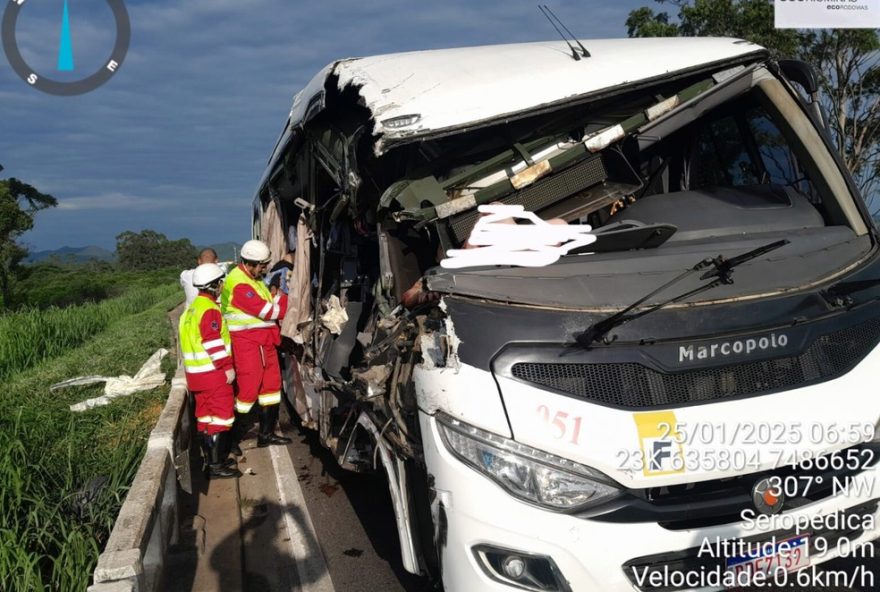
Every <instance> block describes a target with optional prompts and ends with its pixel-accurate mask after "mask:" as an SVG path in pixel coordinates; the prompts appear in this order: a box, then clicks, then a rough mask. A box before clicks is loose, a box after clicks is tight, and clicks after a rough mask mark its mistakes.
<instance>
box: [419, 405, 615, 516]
mask: <svg viewBox="0 0 880 592" xmlns="http://www.w3.org/2000/svg"><path fill="white" fill-rule="evenodd" d="M435 419H436V420H437V425H438V426H439V428H440V436H441V438H442V440H443V443H444V444H445V445H446V448H447V449H448V450H449V451H450V452H451V453H452V454H454V455H455V456H457V457H458V458H459V459H461V460H462V461H463V462H464V463H465V464H467V465H469V466H471V467H472V468H474V469H475V470H477V471H478V472H480V473H482V474H483V475H485V476H487V477H489V478H490V479H492V480H493V481H495V482H496V483H498V484H499V485H501V487H503V488H504V489H506V490H507V491H508V492H509V493H511V494H512V495H514V496H516V497H518V498H520V499H523V500H525V501H527V502H531V503H533V504H537V505H540V506H543V507H546V508H550V509H553V510H577V509H580V508H583V507H584V506H587V505H595V504H598V503H600V502H604V501H606V500H608V499H610V498H612V497H615V496H616V495H617V494H618V493H619V492H620V490H619V489H618V488H617V487H616V486H615V485H614V483H613V481H611V479H609V478H608V477H606V476H605V475H603V474H601V473H599V472H598V471H596V470H594V469H591V468H589V467H586V466H584V465H581V464H578V463H575V462H572V461H570V460H567V459H564V458H561V457H558V456H556V455H553V454H549V453H547V452H542V451H540V450H537V449H535V448H532V447H530V446H526V445H524V444H520V443H518V442H515V441H513V440H510V439H508V438H504V437H502V436H499V435H497V434H493V433H491V432H486V431H484V430H481V429H479V428H477V427H474V426H472V425H469V424H466V423H464V422H462V421H459V420H457V419H455V418H453V417H450V416H449V415H447V414H445V413H442V412H441V413H437V415H436V416H435Z"/></svg>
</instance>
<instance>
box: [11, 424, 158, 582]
mask: <svg viewBox="0 0 880 592" xmlns="http://www.w3.org/2000/svg"><path fill="white" fill-rule="evenodd" d="M73 423H74V420H73V419H72V418H70V419H69V424H70V425H67V426H64V427H62V428H61V429H59V426H57V424H54V425H53V424H51V423H41V422H33V421H28V420H27V419H24V418H23V417H22V413H19V414H18V415H17V416H16V417H15V418H14V419H13V420H12V421H11V422H9V421H4V422H2V423H0V426H2V430H0V482H2V483H3V485H2V486H0V590H16V591H21V592H29V591H40V592H42V591H44V590H47V589H49V590H59V591H76V590H85V589H86V588H87V587H88V584H89V578H90V575H91V572H92V570H93V569H94V564H95V562H96V560H97V557H98V554H99V553H100V549H101V547H102V545H103V543H104V542H105V540H106V536H107V533H108V532H109V530H110V526H111V524H112V521H113V517H114V516H115V513H116V511H117V510H118V506H119V503H120V501H119V500H120V499H121V497H122V496H123V495H124V492H125V491H126V489H127V487H128V484H129V483H131V481H132V479H133V478H134V474H135V472H136V471H137V468H138V463H139V461H140V458H141V455H142V454H143V448H144V442H143V439H142V438H134V437H133V436H132V435H131V434H128V435H126V436H124V438H123V440H122V441H121V442H120V445H119V446H116V447H115V448H113V450H112V451H111V454H110V456H111V459H112V463H111V464H109V465H108V466H107V467H103V468H106V469H109V471H110V474H109V475H107V477H108V481H106V484H105V485H104V486H103V487H102V488H101V489H100V490H99V491H98V492H97V495H96V496H95V497H94V498H93V499H88V500H84V499H83V495H82V494H81V493H78V492H77V487H82V485H81V484H82V483H83V479H84V477H83V470H82V469H83V465H82V463H81V457H82V455H81V451H80V450H79V449H78V447H75V446H68V447H66V450H65V453H64V454H62V455H57V454H52V453H51V452H50V449H48V448H46V447H45V446H43V444H45V442H47V441H48V440H51V439H52V438H53V436H57V435H58V434H59V433H70V432H72V431H74V430H75V428H76V426H74V425H73ZM92 470H94V469H92Z"/></svg>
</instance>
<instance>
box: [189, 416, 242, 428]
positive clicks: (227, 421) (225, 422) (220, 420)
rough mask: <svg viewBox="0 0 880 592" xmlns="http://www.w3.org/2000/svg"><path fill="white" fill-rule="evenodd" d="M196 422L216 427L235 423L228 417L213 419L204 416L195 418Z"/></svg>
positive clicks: (232, 418)
mask: <svg viewBox="0 0 880 592" xmlns="http://www.w3.org/2000/svg"><path fill="white" fill-rule="evenodd" d="M196 421H197V422H199V423H207V424H209V425H218V426H231V425H232V424H233V422H234V421H235V418H234V417H230V418H227V419H224V418H222V417H215V416H213V415H205V416H203V417H197V418H196Z"/></svg>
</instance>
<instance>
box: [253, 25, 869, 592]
mask: <svg viewBox="0 0 880 592" xmlns="http://www.w3.org/2000/svg"><path fill="white" fill-rule="evenodd" d="M583 44H584V45H585V46H586V47H587V48H588V49H589V52H590V54H591V57H589V58H585V59H582V60H572V59H571V57H570V54H569V51H568V50H567V48H566V45H565V44H564V43H561V42H547V43H530V44H520V45H505V46H492V47H477V48H460V49H448V50H437V51H425V52H412V53H404V54H393V55H385V56H376V57H370V58H362V59H350V60H340V61H337V62H334V63H332V64H330V65H328V66H327V67H326V68H324V69H323V70H322V71H321V72H319V73H318V74H317V75H316V76H315V77H314V78H313V79H312V81H311V82H310V83H309V84H308V85H307V86H306V87H305V88H304V89H303V90H302V91H301V92H300V93H298V94H297V95H296V97H295V99H294V102H293V107H292V110H291V113H290V117H289V120H288V121H287V123H286V125H285V128H284V130H283V133H282V135H281V137H280V138H279V141H278V143H277V146H276V148H275V149H274V151H273V154H272V156H271V158H270V161H269V165H268V167H267V169H266V172H265V174H264V176H263V178H262V180H261V182H260V185H259V189H258V193H257V196H256V198H255V200H254V234H255V236H260V235H261V234H265V233H266V231H267V228H265V227H264V221H263V216H264V212H265V211H266V210H267V208H269V207H271V208H273V209H274V210H275V211H276V212H277V213H278V215H279V219H280V226H281V228H284V229H286V228H290V227H296V226H297V225H298V224H299V229H300V235H299V239H300V240H299V243H300V245H302V248H301V249H300V251H302V250H303V249H307V250H308V252H307V253H304V252H299V253H298V257H297V266H298V267H299V273H298V274H297V275H298V276H299V277H300V279H299V280H297V281H295V282H294V283H295V284H296V285H292V286H291V288H292V289H293V290H295V291H299V292H301V293H304V294H308V295H309V299H310V310H311V312H310V313H309V314H308V315H302V316H301V317H300V318H299V322H298V323H297V322H291V323H289V324H288V326H286V327H285V333H286V334H287V336H288V337H290V338H291V342H290V344H288V345H289V347H290V351H291V352H292V354H291V355H295V356H296V358H297V359H298V360H299V363H298V370H297V369H295V366H297V365H294V364H289V365H288V368H287V376H286V379H287V385H288V388H287V393H288V396H289V397H290V398H291V399H294V404H295V406H296V408H297V410H298V412H299V413H300V414H301V415H302V417H303V420H304V423H305V424H306V425H307V426H309V427H312V428H314V429H316V430H318V431H319V433H320V438H321V440H322V442H323V443H324V445H326V446H327V447H328V448H330V449H331V450H333V451H334V453H335V456H336V458H337V459H338V461H339V463H340V464H341V465H342V466H343V467H345V468H348V469H351V470H358V471H367V470H373V469H375V468H378V467H380V466H381V467H382V468H384V470H385V472H386V473H387V476H388V483H389V490H390V492H391V498H392V502H393V505H394V510H395V516H396V527H397V530H398V533H399V535H400V541H401V554H402V559H403V565H404V567H405V568H406V569H407V570H409V571H411V572H413V573H427V574H429V575H431V576H432V577H433V578H434V579H435V580H436V581H438V582H441V581H442V583H443V585H444V586H445V588H446V589H447V590H455V591H467V592H471V591H474V590H511V589H527V590H588V589H602V590H617V589H620V590H630V589H633V588H634V587H635V588H636V589H656V587H652V586H651V585H649V584H647V583H646V582H647V581H649V580H648V579H645V578H643V577H640V575H639V574H641V575H642V576H644V575H645V574H646V573H651V572H653V571H655V570H663V569H664V568H666V569H667V570H668V569H673V570H676V569H678V570H680V571H688V572H694V571H695V570H700V569H704V570H705V569H709V568H712V569H718V570H720V571H722V572H725V573H727V572H731V571H735V570H736V569H737V568H736V565H740V563H741V562H740V563H738V561H739V559H738V558H737V557H714V558H706V557H701V556H700V553H699V552H698V549H699V547H700V544H701V543H700V541H702V540H709V539H711V538H712V537H717V538H719V539H724V540H729V539H735V538H738V537H739V538H750V537H752V538H754V537H757V538H760V539H762V540H764V539H766V538H768V537H771V536H775V535H777V534H778V535H781V534H790V533H787V532H785V533H784V532H783V530H780V529H774V528H765V529H763V530H759V531H749V530H748V526H749V525H748V523H747V522H745V521H744V519H743V514H742V513H743V512H744V511H746V510H751V511H757V512H759V513H760V512H763V513H764V514H767V515H770V514H773V513H774V512H779V511H782V515H783V516H799V515H804V516H807V515H808V516H814V515H818V516H824V515H827V514H830V513H834V512H842V513H847V512H848V513H859V515H870V516H874V515H875V514H876V512H877V497H878V496H877V495H874V494H872V493H868V492H867V490H865V492H863V493H861V494H859V495H843V494H838V493H837V492H834V491H832V490H831V482H832V476H833V475H831V474H830V473H829V472H828V471H830V469H828V471H825V472H823V471H822V470H820V469H817V468H816V467H812V468H811V467H806V466H804V465H803V464H802V462H801V461H802V460H803V455H804V454H809V455H812V456H813V457H821V458H825V459H830V458H832V457H833V458H839V457H840V456H841V455H843V456H844V457H849V456H853V455H856V456H857V455H860V454H861V455H867V456H871V458H870V459H869V460H866V461H865V462H864V463H862V464H860V465H859V466H857V467H854V468H849V469H846V470H845V471H843V472H844V473H846V475H845V476H846V477H847V478H851V479H854V480H861V481H864V482H866V483H867V482H868V481H872V480H873V479H874V478H875V477H876V469H875V464H876V463H875V460H876V459H874V458H873V456H872V455H873V453H874V451H875V449H876V447H877V442H876V440H877V438H876V437H875V433H874V426H875V423H876V421H877V419H878V417H880V399H877V398H876V397H875V396H873V395H872V393H871V388H872V385H875V384H876V382H877V378H878V372H877V364H878V359H880V354H878V353H876V351H875V346H876V344H877V342H878V340H880V310H878V308H877V305H876V299H877V296H878V295H880V291H878V289H877V288H876V287H875V286H876V285H877V278H878V273H880V270H878V265H877V262H876V258H877V255H876V251H877V249H876V234H875V230H874V228H873V225H872V224H871V222H870V218H869V216H868V214H867V211H866V209H865V207H864V204H863V203H862V201H861V198H860V197H859V196H858V192H857V190H856V188H855V187H854V184H853V182H852V180H851V178H850V177H849V175H848V173H847V172H846V171H845V169H844V168H843V167H842V166H841V163H840V162H839V159H838V158H837V157H836V155H835V152H834V150H833V149H831V146H830V144H829V141H828V138H827V135H826V134H825V133H824V131H823V130H822V126H821V120H820V117H821V116H820V114H819V113H818V109H817V107H816V104H815V103H810V102H808V101H807V100H805V99H802V98H801V95H800V91H798V90H796V88H795V87H794V86H793V85H792V84H791V83H790V82H789V80H788V79H787V78H786V76H785V74H784V72H787V73H788V74H789V76H790V77H791V78H792V79H793V80H794V79H797V80H798V81H799V82H800V83H802V84H803V85H804V86H805V87H806V92H807V95H811V94H813V99H814V100H815V95H814V92H815V88H811V83H810V77H809V71H808V70H807V69H805V68H804V67H803V65H799V64H794V63H782V64H780V63H777V62H774V61H772V60H770V59H769V58H768V56H767V54H766V52H765V51H764V50H763V49H762V48H760V47H758V46H756V45H753V44H750V43H747V42H744V41H741V40H735V39H693V38H691V39H627V40H591V41H583ZM494 202H500V203H503V204H510V205H523V206H524V207H525V209H526V210H528V211H532V212H535V213H537V214H538V215H539V216H540V217H541V218H544V219H548V218H559V219H562V220H564V221H565V222H567V223H569V224H589V225H591V226H592V228H593V229H594V230H595V233H596V236H597V240H596V242H595V243H594V244H593V245H591V246H590V247H589V248H585V249H580V250H575V251H572V253H571V254H568V255H566V256H564V257H562V258H561V259H559V261H557V262H556V263H553V264H552V265H548V266H545V267H539V268H526V267H513V266H484V267H480V268H471V269H464V270H444V269H442V268H440V267H437V263H438V261H439V260H440V259H441V258H442V256H443V253H444V252H445V251H448V250H449V249H454V248H457V247H460V246H461V245H462V243H464V242H465V241H466V240H467V238H468V235H469V233H470V232H471V229H472V228H473V225H474V223H475V221H476V220H477V218H478V213H477V210H476V208H477V206H479V205H480V204H488V203H494ZM276 230H277V229H276ZM304 232H306V233H308V234H310V236H311V238H310V239H309V240H307V241H306V240H304V238H305V237H304V236H303V234H302V233H304ZM282 233H283V232H282ZM291 246H293V245H291ZM584 251H587V252H584ZM744 254H745V255H746V256H745V257H743V255H744ZM738 257H740V258H739V259H738ZM731 262H735V264H731ZM700 266H702V267H700ZM734 266H735V270H734ZM691 268H693V269H695V270H698V271H695V272H693V273H689V274H682V272H683V271H684V270H686V269H691ZM679 276H681V277H679ZM673 280H674V281H675V282H676V285H675V286H674V287H673V284H672V283H671V282H672V281H673ZM667 283H669V287H668V289H667V290H666V291H664V292H663V293H660V292H658V291H656V289H657V288H658V287H659V286H663V285H665V284H667ZM710 284H711V285H710ZM645 294H649V297H647V298H645V299H644V300H641V298H642V297H643V296H644V295H645ZM634 303H635V304H637V306H635V307H634V308H633V309H632V311H629V310H627V307H628V306H629V305H631V304H634ZM621 311H625V312H626V314H622V313H621ZM615 313H617V316H612V315H615ZM294 344H295V345H294ZM831 424H833V425H834V426H848V427H847V428H845V429H844V431H845V433H838V432H837V431H835V430H837V428H834V429H832V428H830V427H828V425H831ZM703 426H705V427H703ZM698 429H699V430H703V431H702V432H698V431H697V430H698ZM768 430H769V431H770V432H771V433H770V435H768V436H767V437H764V435H765V432H767V431H768ZM773 430H776V431H773ZM749 431H751V433H752V437H751V438H750V439H748V438H745V437H744V436H745V433H744V432H749ZM777 432H780V433H782V434H783V435H784V436H785V437H782V436H779V437H776V436H774V434H777ZM700 434H702V435H703V436H705V437H703V438H701V437H700ZM798 435H799V436H798ZM771 436H773V437H771ZM789 436H790V437H789ZM796 436H797V437H796ZM878 450H880V449H878ZM723 451H726V452H723ZM835 455H836V456H835ZM722 458H723V459H726V460H723V461H722ZM860 458H861V457H860ZM810 475H811V476H813V477H817V476H818V477H825V478H826V480H825V485H824V486H823V487H819V488H818V489H813V490H812V491H804V490H803V488H801V489H795V490H791V491H789V492H788V495H787V499H783V498H784V497H785V496H775V495H774V494H775V493H782V489H779V490H778V491H777V490H776V489H773V488H772V487H771V494H768V496H769V497H768V496H764V497H761V496H762V495H763V494H764V493H766V490H767V483H771V485H772V483H775V481H774V480H780V479H781V480H787V479H789V478H794V479H795V481H797V482H799V481H798V480H799V478H800V477H802V476H810ZM838 476H839V475H838ZM767 479H770V480H771V481H770V482H768V481H767ZM820 481H821V479H820ZM786 483H787V481H786ZM762 488H763V489H762ZM756 492H757V493H756ZM756 496H757V497H756ZM761 500H763V501H761ZM768 500H769V501H768ZM770 502H772V503H770ZM761 504H764V505H763V506H762V505H761ZM768 504H769V505H768ZM877 534H878V533H877V531H876V529H874V527H873V526H872V525H862V526H859V527H858V528H855V529H851V530H849V531H844V530H841V529H837V530H835V529H833V528H829V529H826V531H822V530H821V529H820V530H815V531H813V532H811V533H810V535H809V537H808V539H804V540H801V539H798V541H799V544H803V545H806V546H807V548H808V549H809V548H815V547H816V545H817V541H819V540H824V541H826V542H827V541H829V540H832V539H835V537H837V538H841V537H844V536H846V537H849V538H852V539H853V542H858V541H864V540H869V539H873V538H874V537H875V536H877ZM810 545H812V547H810ZM774 553H776V552H775V551H774ZM771 555H772V556H773V557H778V553H776V554H775V555H774V554H773V553H771ZM833 556H834V554H833V553H827V554H826V555H825V556H822V557H817V556H816V555H815V549H814V554H813V556H812V557H807V558H806V560H805V561H807V562H809V561H812V562H814V563H815V562H821V561H824V560H826V559H829V558H831V557H833ZM768 561H771V562H772V560H768ZM746 563H747V564H749V565H751V567H749V568H748V569H757V568H755V566H754V564H752V563H749V562H746ZM804 565H805V564H804ZM794 567H795V568H797V567H803V565H801V564H797V565H795V566H794ZM739 569H740V570H742V569H745V568H739ZM639 570H642V571H639ZM645 570H647V571H645Z"/></svg>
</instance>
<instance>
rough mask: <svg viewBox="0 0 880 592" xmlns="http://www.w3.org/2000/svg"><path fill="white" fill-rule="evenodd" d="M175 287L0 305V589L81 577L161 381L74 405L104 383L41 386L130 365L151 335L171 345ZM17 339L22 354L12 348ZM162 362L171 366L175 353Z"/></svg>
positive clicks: (125, 481) (66, 590) (71, 586)
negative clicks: (97, 402) (40, 304)
mask: <svg viewBox="0 0 880 592" xmlns="http://www.w3.org/2000/svg"><path fill="white" fill-rule="evenodd" d="M182 298H183V294H182V292H180V290H179V287H177V286H176V285H169V286H162V287H156V288H150V289H149V290H145V291H140V292H136V293H130V294H126V295H125V296H123V297H121V298H117V299H115V300H112V301H105V302H102V303H101V304H97V305H83V306H77V307H74V308H71V309H65V310H47V311H43V312H42V313H37V312H35V311H28V312H26V313H15V314H11V315H7V316H3V317H0V352H3V355H4V356H5V357H2V358H0V360H2V363H3V364H4V366H3V370H5V373H6V377H5V378H3V379H2V380H0V384H2V387H0V409H2V410H3V412H2V413H0V592H5V591H7V590H9V591H15V592H18V591H22V592H31V591H34V592H55V591H58V592H80V591H82V592H84V591H85V590H86V588H87V587H88V585H89V583H90V578H91V574H92V572H93V571H94V568H95V564H96V562H97V559H98V555H99V553H100V551H101V550H102V549H103V548H104V545H105V544H106V542H107V537H108V535H109V533H110V530H111V528H112V526H113V522H114V520H115V519H116V515H117V514H118V512H119V508H120V506H121V505H122V501H123V499H124V497H125V494H126V492H127V491H128V488H129V486H130V484H131V482H132V480H133V478H134V475H135V473H136V472H137V469H138V466H139V464H140V460H141V458H142V456H143V451H144V449H145V447H146V441H147V436H148V434H149V431H150V429H152V427H153V424H154V423H155V420H156V417H157V416H158V413H159V410H161V407H162V404H163V402H164V399H165V395H166V394H167V392H168V391H167V388H165V389H157V390H154V391H149V392H144V393H137V394H134V395H131V396H129V397H124V398H122V399H120V400H118V401H114V402H113V403H112V404H110V405H108V406H106V407H100V408H97V409H93V410H90V411H88V412H86V413H76V414H74V413H71V412H70V410H69V405H70V404H71V403H72V402H78V401H80V400H82V399H83V398H88V397H90V396H96V395H97V394H98V393H100V391H101V388H102V386H101V385H92V386H86V387H76V388H71V389H65V390H63V391H55V392H50V391H49V390H48V387H49V385H51V384H53V383H55V382H58V381H60V380H64V379H66V378H70V377H72V376H76V375H79V374H103V375H108V376H114V375H118V374H122V373H125V374H132V373H133V372H135V371H136V370H137V369H138V368H139V367H140V365H141V364H142V363H143V362H144V361H145V360H146V359H147V357H149V355H150V354H151V353H152V352H153V351H155V350H156V349H157V348H158V347H169V345H170V343H171V339H170V338H171V330H170V329H171V327H170V325H169V323H168V318H167V310H169V309H170V308H173V306H175V305H176V304H178V303H179V302H180V301H181V300H182ZM139 311H140V312H139ZM20 315H23V316H20ZM52 322H55V323H58V324H60V326H52ZM27 323H30V324H29V325H28V324H27ZM26 327H30V328H29V329H28V328H26ZM35 327H36V328H35ZM23 328H24V329H23ZM13 332H14V333H13ZM31 332H42V333H45V336H43V335H33V334H31ZM53 340H61V341H62V343H61V344H54V343H50V342H51V341H53ZM18 341H23V342H24V345H22V344H21V343H17V342H18ZM4 348H5V349H4ZM35 348H45V349H48V350H49V352H60V353H55V354H52V353H49V352H38V353H36V354H35V353H34V352H33V351H32V350H33V349H35ZM62 350H63V351H62ZM20 351H23V352H25V354H26V355H19V357H14V356H10V355H9V353H10V352H13V353H15V352H20ZM10 360H15V361H16V363H17V366H13V365H12V364H10ZM165 362H166V363H164V364H163V368H164V369H165V371H166V372H170V371H171V370H172V368H173V366H174V362H173V360H166V361H165ZM21 366H30V367H28V368H26V369H24V370H18V369H17V368H19V367H21ZM96 484H100V486H94V485H96ZM90 485H92V486H90ZM90 492H91V493H90Z"/></svg>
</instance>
